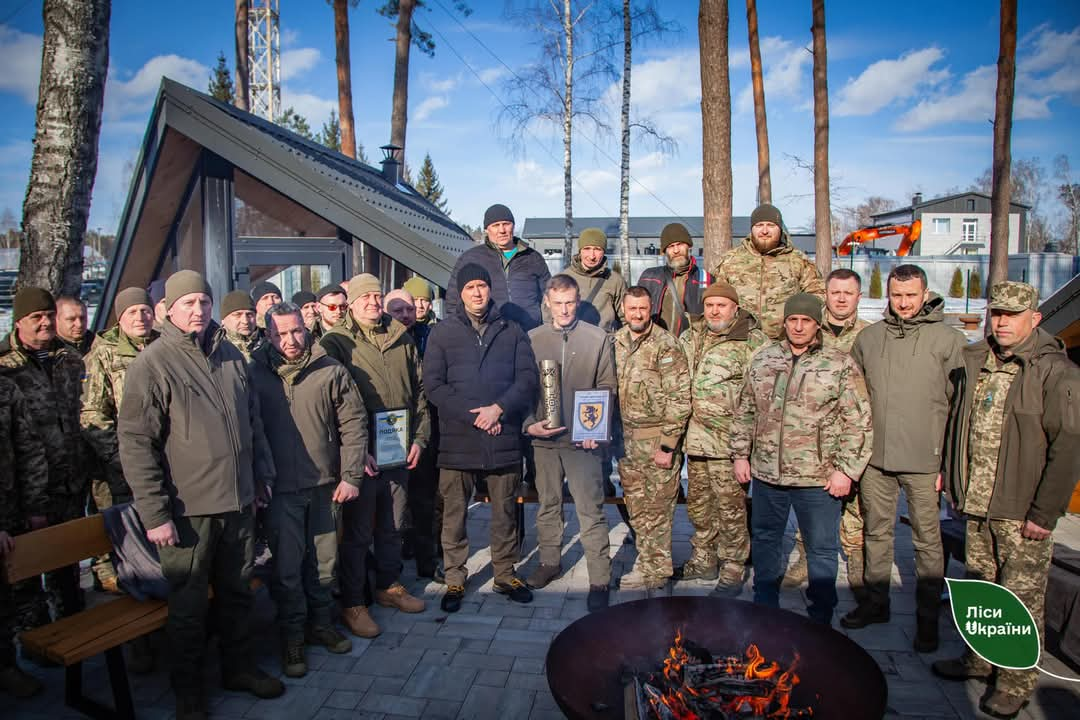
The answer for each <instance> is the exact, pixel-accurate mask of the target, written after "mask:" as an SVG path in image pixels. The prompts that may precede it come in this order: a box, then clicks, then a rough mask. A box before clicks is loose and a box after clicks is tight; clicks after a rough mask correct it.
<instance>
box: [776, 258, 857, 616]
mask: <svg viewBox="0 0 1080 720" xmlns="http://www.w3.org/2000/svg"><path fill="white" fill-rule="evenodd" d="M861 298H862V280H861V279H860V278H859V274H858V273H857V272H854V271H852V270H849V269H847V268H837V269H836V270H833V271H832V272H831V273H829V277H827V278H826V279H825V324H824V325H822V326H821V337H822V340H823V341H824V343H825V345H826V346H827V347H833V348H836V349H837V350H843V351H844V352H847V353H849V352H851V346H852V344H854V342H855V338H856V337H857V336H858V334H859V333H860V332H861V331H862V329H863V328H864V327H866V326H868V325H869V324H870V323H868V322H866V321H865V320H862V319H860V318H859V300H860V299H861ZM840 547H841V548H842V549H843V551H844V554H845V555H846V556H847V576H848V585H849V586H850V587H851V591H852V592H853V593H854V594H855V598H856V599H857V600H860V601H861V600H862V596H863V519H862V512H861V511H860V510H859V502H858V498H857V497H856V496H854V495H853V496H851V497H848V498H845V499H844V507H843V510H842V512H841V515H840ZM795 549H796V551H797V552H798V553H799V558H798V560H797V561H796V562H793V563H791V565H789V566H788V569H787V572H786V573H785V574H784V583H783V584H784V587H800V586H801V585H802V584H803V583H805V582H806V548H805V547H804V546H803V541H802V533H796V534H795Z"/></svg>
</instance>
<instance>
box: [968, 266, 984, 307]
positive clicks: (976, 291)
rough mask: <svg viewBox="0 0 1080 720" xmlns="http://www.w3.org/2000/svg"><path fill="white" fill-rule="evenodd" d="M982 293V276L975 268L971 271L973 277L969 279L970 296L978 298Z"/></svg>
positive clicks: (973, 298)
mask: <svg viewBox="0 0 1080 720" xmlns="http://www.w3.org/2000/svg"><path fill="white" fill-rule="evenodd" d="M982 294H983V293H982V278H981V277H979V271H978V270H975V271H974V272H972V273H971V279H970V280H968V297H969V298H971V299H972V300H978V299H979V298H981V297H982Z"/></svg>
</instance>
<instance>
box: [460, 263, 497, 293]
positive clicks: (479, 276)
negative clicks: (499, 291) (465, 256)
mask: <svg viewBox="0 0 1080 720" xmlns="http://www.w3.org/2000/svg"><path fill="white" fill-rule="evenodd" d="M473 280H483V281H484V282H485V283H487V286H488V287H491V275H490V274H489V273H488V271H487V270H485V269H484V268H483V267H481V266H480V265H477V264H476V263H467V264H466V265H464V266H463V267H462V268H461V269H460V270H458V274H457V282H458V292H459V293H460V292H461V291H462V290H464V289H465V286H466V285H468V284H469V283H471V282H472V281H473Z"/></svg>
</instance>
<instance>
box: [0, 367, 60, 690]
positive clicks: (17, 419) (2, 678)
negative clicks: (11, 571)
mask: <svg viewBox="0 0 1080 720" xmlns="http://www.w3.org/2000/svg"><path fill="white" fill-rule="evenodd" d="M48 510H49V463H48V460H46V457H45V446H44V445H42V444H41V440H40V439H39V438H38V436H37V433H35V432H34V428H33V421H32V420H31V419H30V415H29V413H28V411H27V407H26V402H25V401H24V400H23V394H22V393H21V392H20V391H19V388H18V386H17V385H16V384H15V383H14V382H12V381H11V380H9V379H7V378H4V377H0V562H3V559H4V555H5V554H7V553H8V552H11V550H12V548H14V546H15V543H16V542H18V541H17V540H15V539H14V538H15V537H16V536H17V535H19V534H21V533H23V532H25V531H26V530H28V529H29V524H30V523H29V520H30V518H32V517H43V516H45V514H46V513H47V512H48ZM27 582H37V578H32V579H31V580H30V581H24V583H27ZM18 629H19V608H18V604H17V602H16V593H15V588H13V587H11V586H9V585H8V584H7V583H5V582H3V581H0V690H3V691H4V692H7V693H9V694H11V695H14V696H15V697H17V698H28V697H30V696H32V695H36V694H37V693H39V692H41V688H42V685H41V683H40V682H38V680H37V679H36V678H34V677H31V676H30V675H27V674H26V673H24V672H23V671H22V670H21V669H19V666H18V665H17V664H16V662H15V633H16V632H17V631H18Z"/></svg>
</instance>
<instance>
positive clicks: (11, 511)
mask: <svg viewBox="0 0 1080 720" xmlns="http://www.w3.org/2000/svg"><path fill="white" fill-rule="evenodd" d="M48 513H49V462H48V460H47V458H46V453H45V446H44V445H43V444H42V443H41V440H40V439H39V438H38V436H37V433H35V432H34V424H33V421H32V420H31V419H30V413H29V411H28V409H27V406H26V400H25V399H24V398H23V394H22V392H20V391H19V388H18V386H17V385H15V383H14V382H12V381H11V380H9V379H7V378H4V377H0V531H3V532H6V533H9V534H11V535H15V534H17V533H21V532H23V531H24V530H26V529H27V527H28V526H27V519H28V518H29V517H31V516H33V515H48Z"/></svg>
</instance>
